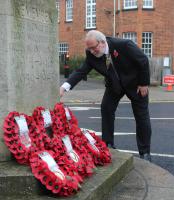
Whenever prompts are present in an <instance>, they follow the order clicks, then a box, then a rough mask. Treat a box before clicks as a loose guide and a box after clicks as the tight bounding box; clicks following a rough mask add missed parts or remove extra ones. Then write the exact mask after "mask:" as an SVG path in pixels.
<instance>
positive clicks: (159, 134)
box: [69, 102, 174, 175]
mask: <svg viewBox="0 0 174 200" xmlns="http://www.w3.org/2000/svg"><path fill="white" fill-rule="evenodd" d="M69 106H70V108H71V109H72V110H73V113H74V114H75V115H76V117H77V118H78V121H79V126H80V127H83V128H88V129H92V130H95V131H96V132H97V134H99V135H100V134H101V133H100V131H101V128H100V127H101V122H100V121H101V118H100V105H99V104H76V105H74V104H72V105H69ZM173 113H174V102H162V103H160V102H153V103H150V114H151V123H152V130H153V134H152V148H151V152H152V161H153V163H155V164H157V165H159V166H161V167H163V168H164V169H167V170H168V171H169V172H171V173H172V174H173V175H174V148H173V141H174V132H173V130H174V115H173ZM135 137H136V135H135V121H134V117H133V114H132V110H131V105H130V103H128V102H126V103H124V102H122V103H120V105H119V107H118V110H117V113H116V120H115V143H116V145H117V147H118V149H120V150H122V151H126V152H131V153H133V154H134V155H135V156H137V155H138V154H137V146H136V139H135Z"/></svg>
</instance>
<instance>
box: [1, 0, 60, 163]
mask: <svg viewBox="0 0 174 200" xmlns="http://www.w3.org/2000/svg"><path fill="white" fill-rule="evenodd" d="M0 27H1V29H0V93H1V97H0V125H1V127H2V125H3V119H4V117H5V116H6V115H7V114H8V113H9V112H10V111H18V112H21V113H26V114H28V115H29V114H31V112H32V109H33V108H34V107H36V106H44V107H46V108H51V107H52V106H53V105H54V104H55V103H56V102H57V101H58V80H59V66H58V52H57V46H56V45H57V39H56V38H57V10H56V7H55V1H54V0H49V1H47V0H0ZM9 159H10V153H9V151H8V150H7V148H6V146H5V145H4V141H3V131H2V128H1V131H0V161H5V160H9Z"/></svg>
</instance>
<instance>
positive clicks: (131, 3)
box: [124, 0, 137, 9]
mask: <svg viewBox="0 0 174 200" xmlns="http://www.w3.org/2000/svg"><path fill="white" fill-rule="evenodd" d="M133 8H137V0H124V9H133Z"/></svg>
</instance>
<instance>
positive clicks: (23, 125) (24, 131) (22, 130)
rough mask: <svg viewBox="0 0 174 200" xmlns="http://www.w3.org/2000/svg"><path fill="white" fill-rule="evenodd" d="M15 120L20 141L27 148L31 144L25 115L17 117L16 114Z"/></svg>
mask: <svg viewBox="0 0 174 200" xmlns="http://www.w3.org/2000/svg"><path fill="white" fill-rule="evenodd" d="M15 120H16V123H17V125H18V127H19V138H20V140H21V143H22V144H23V145H24V146H25V147H27V148H29V147H30V146H31V139H30V137H29V134H28V133H29V130H28V125H27V121H26V119H25V116H24V115H20V116H19V117H17V116H16V117H15Z"/></svg>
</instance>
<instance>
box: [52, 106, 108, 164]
mask: <svg viewBox="0 0 174 200" xmlns="http://www.w3.org/2000/svg"><path fill="white" fill-rule="evenodd" d="M54 112H55V114H56V115H57V116H59V118H62V119H61V121H64V126H63V127H64V132H65V133H66V134H68V135H69V136H70V138H71V140H72V141H73V145H74V146H75V148H76V149H78V151H80V153H82V152H84V151H85V152H86V153H87V154H88V155H89V154H90V155H92V158H93V162H94V164H95V165H105V164H107V163H110V162H111V154H110V152H109V149H108V147H107V146H106V144H105V142H103V141H102V139H101V138H100V137H98V136H96V135H95V133H94V132H91V131H89V130H83V131H82V130H81V129H80V128H79V127H78V121H77V119H76V117H75V116H74V115H73V113H72V111H71V110H70V109H69V108H68V107H64V105H63V103H58V104H56V105H55V107H54ZM86 135H88V136H90V138H91V139H92V142H91V141H90V140H88V137H86Z"/></svg>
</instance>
